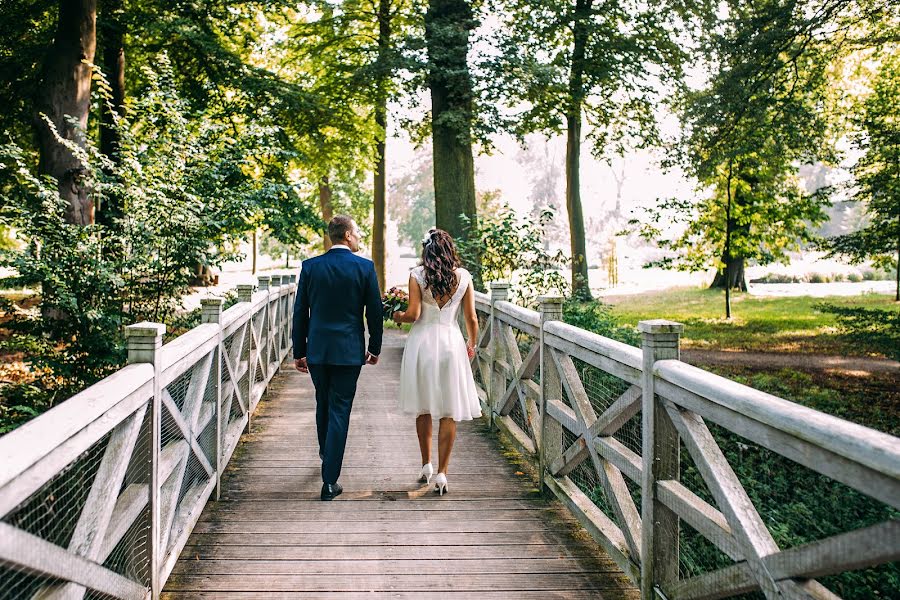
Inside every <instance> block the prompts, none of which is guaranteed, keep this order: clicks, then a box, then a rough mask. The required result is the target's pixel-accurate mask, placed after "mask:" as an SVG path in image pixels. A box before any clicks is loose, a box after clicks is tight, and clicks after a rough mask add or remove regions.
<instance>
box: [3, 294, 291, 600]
mask: <svg viewBox="0 0 900 600" xmlns="http://www.w3.org/2000/svg"><path fill="white" fill-rule="evenodd" d="M293 297H294V290H293V286H290V287H285V286H281V288H280V289H277V288H276V289H273V291H272V292H271V293H267V294H266V298H265V301H263V299H262V298H260V297H259V296H257V298H256V299H254V298H253V297H252V296H251V297H248V296H247V295H246V294H245V295H244V298H243V302H242V303H241V304H240V305H238V306H236V307H234V308H233V310H232V312H230V317H229V319H228V323H229V325H228V331H229V333H228V335H227V336H224V339H222V338H223V334H224V332H222V331H221V330H220V333H218V334H215V335H213V336H212V337H211V335H210V334H211V333H212V332H214V331H215V330H210V327H209V325H208V323H218V322H220V321H219V319H221V316H222V313H221V303H219V304H217V305H215V306H214V307H213V308H215V309H216V310H218V312H216V310H210V311H208V312H204V318H207V317H209V319H210V320H207V321H206V323H207V324H204V325H201V326H200V327H201V328H203V329H199V328H198V329H195V330H192V331H189V332H187V333H185V334H183V335H182V336H181V337H179V338H178V340H179V341H178V343H177V344H173V346H163V345H162V336H163V332H164V328H163V327H162V326H158V325H154V324H140V325H136V326H132V327H131V328H129V334H134V335H129V339H128V342H129V362H132V363H146V364H130V365H129V366H127V367H125V368H124V369H122V370H120V371H118V372H116V373H114V374H113V375H111V376H110V377H108V378H107V379H105V380H103V381H101V382H99V383H97V384H95V385H94V386H91V388H88V389H87V390H85V391H84V392H82V393H81V394H79V395H76V396H75V397H73V398H71V399H70V400H68V401H67V402H64V403H61V404H60V405H58V406H56V407H55V408H54V409H52V410H51V411H48V412H47V413H44V414H43V415H41V416H40V417H37V418H35V419H34V420H33V421H31V422H30V423H28V424H26V425H23V426H22V427H20V428H19V429H17V430H15V431H13V432H11V433H10V434H7V435H6V436H3V437H2V438H0V456H3V457H6V458H4V463H3V465H2V466H3V468H2V469H0V490H2V493H0V600H6V599H9V600H12V599H20V598H37V597H48V596H54V597H55V596H65V597H70V596H77V597H84V598H94V599H98V600H99V599H106V598H135V597H144V596H146V595H147V593H148V592H150V591H151V589H153V588H155V589H153V591H155V592H158V591H159V587H160V586H159V585H157V584H156V582H159V583H164V582H165V579H166V578H167V576H168V573H169V572H170V571H171V568H172V567H173V566H174V562H175V561H176V560H177V558H178V554H179V552H180V549H181V547H182V546H183V544H184V542H185V541H186V539H187V536H188V535H189V534H190V531H191V530H192V529H193V526H194V524H195V522H196V520H197V518H198V517H199V515H200V511H201V510H202V507H203V505H204V504H205V503H206V500H207V498H208V497H209V495H210V493H211V492H212V489H213V487H214V486H215V484H216V482H217V480H218V475H219V473H220V472H221V469H223V468H224V466H225V464H226V462H227V460H226V459H227V457H229V456H230V452H232V451H233V449H234V448H233V445H232V447H230V448H229V449H228V451H227V452H225V451H224V449H223V446H224V445H225V442H226V441H228V440H229V439H230V440H231V441H232V443H233V444H236V443H237V438H238V437H239V435H240V432H241V431H242V430H243V429H244V426H245V424H246V422H247V418H248V416H249V412H250V408H249V407H250V393H251V389H250V382H251V381H253V380H254V379H255V378H256V375H255V374H256V373H257V372H259V373H262V377H261V378H260V379H257V381H258V382H259V385H261V387H262V388H264V387H265V386H266V385H267V384H268V382H269V380H270V379H271V377H272V375H274V372H275V370H276V369H277V367H278V365H279V364H280V363H281V361H282V360H283V359H284V358H285V357H286V356H287V354H288V353H289V350H290V347H289V340H290V326H291V323H290V319H289V318H288V317H287V307H288V306H290V305H291V304H292V301H293ZM213 304H214V303H213ZM207 308H209V307H207ZM204 310H205V311H206V309H204ZM276 310H277V314H276ZM269 312H271V313H272V315H271V316H270V315H269ZM251 321H255V322H256V323H258V324H260V325H262V324H264V323H266V322H268V323H270V324H271V325H272V328H273V329H272V330H270V331H262V330H261V329H260V330H258V331H257V336H258V337H259V339H260V343H259V344H258V347H257V346H254V341H253V335H252V333H253V330H252V329H251V327H250V323H251ZM283 340H288V343H287V344H285V342H284V341H283ZM263 344H266V346H265V347H263ZM170 352H171V353H170ZM172 353H174V354H172ZM262 362H268V363H269V364H268V365H265V366H268V367H269V368H268V370H264V368H265V366H262V368H259V367H260V366H261V365H260V364H259V363H262ZM161 365H165V367H164V368H163V367H162V366H161ZM154 386H160V387H156V388H155V387H154ZM257 391H259V388H258V390H257ZM257 399H258V396H257ZM155 415H158V420H157V417H155ZM229 434H230V435H231V437H230V438H229V437H228V436H229ZM217 449H218V452H217ZM154 481H156V482H158V488H154V486H153V483H154ZM156 524H158V530H159V539H158V540H157V541H156V543H154V540H153V538H152V535H153V534H152V531H153V529H154V526H156Z"/></svg>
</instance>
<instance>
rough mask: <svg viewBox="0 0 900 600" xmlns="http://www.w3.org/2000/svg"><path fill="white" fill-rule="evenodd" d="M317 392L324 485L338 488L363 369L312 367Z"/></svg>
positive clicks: (352, 366) (317, 418) (318, 426)
mask: <svg viewBox="0 0 900 600" xmlns="http://www.w3.org/2000/svg"><path fill="white" fill-rule="evenodd" d="M308 366H309V375H310V377H311V378H312V382H313V386H315V388H316V431H317V433H318V434H319V453H320V454H321V455H322V456H323V458H322V482H323V483H329V484H334V483H337V480H338V477H340V476H341V466H342V465H343V463H344V448H345V447H346V445H347V430H348V428H349V427H350V411H351V410H352V409H353V397H354V396H355V395H356V382H357V380H358V379H359V373H360V371H361V370H362V366H361V365H308Z"/></svg>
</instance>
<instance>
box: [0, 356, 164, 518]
mask: <svg viewBox="0 0 900 600" xmlns="http://www.w3.org/2000/svg"><path fill="white" fill-rule="evenodd" d="M152 379H153V368H152V367H150V366H149V365H129V366H127V367H125V368H123V369H120V370H119V371H116V372H115V373H113V374H112V375H110V376H109V377H107V378H105V379H103V380H101V381H99V382H97V383H96V384H94V385H92V386H91V387H89V388H87V389H86V390H84V391H82V392H80V393H78V394H76V395H75V396H72V397H71V398H69V399H68V400H66V401H65V402H61V403H59V404H58V405H56V406H54V407H53V408H51V409H50V410H48V411H47V412H45V413H44V414H42V415H41V416H40V417H38V418H35V419H32V420H31V421H29V422H27V423H25V424H23V425H22V426H20V427H18V428H17V429H15V430H13V431H11V432H10V433H8V434H6V435H4V436H2V437H0V515H5V514H6V513H7V512H9V510H10V508H9V507H8V504H9V499H10V497H11V495H15V496H20V494H13V492H12V490H13V489H14V488H17V489H24V488H29V487H33V485H34V484H35V483H38V482H39V483H38V487H40V485H43V483H46V482H47V481H49V480H50V479H51V478H53V477H54V476H55V475H56V474H57V473H59V471H61V470H62V468H63V467H64V466H66V465H68V464H69V463H70V462H72V460H74V459H75V458H76V457H77V456H78V455H79V454H81V453H82V452H84V451H85V450H87V449H88V448H90V447H91V446H93V445H94V444H95V443H96V442H97V441H98V440H99V439H100V438H102V437H103V436H104V435H106V434H107V433H109V432H110V431H111V430H112V429H113V428H114V427H115V426H116V425H118V424H119V423H121V422H122V421H123V420H125V419H127V418H128V416H129V415H131V414H133V413H134V411H135V410H137V409H138V407H139V406H140V405H141V404H142V403H144V402H146V401H147V400H148V399H149V398H150V394H151V392H152V390H151V383H150V382H151V381H152ZM39 463H40V467H39V468H38V469H37V470H35V471H32V469H34V468H35V467H37V466H38V465H39ZM26 471H32V472H31V473H30V474H29V475H27V476H26ZM23 477H26V478H27V479H29V480H32V481H33V483H30V484H26V483H25V482H24V481H22V478H23ZM13 483H14V485H11V484H13ZM34 489H37V488H34ZM34 489H33V490H32V491H34ZM16 504H18V502H16Z"/></svg>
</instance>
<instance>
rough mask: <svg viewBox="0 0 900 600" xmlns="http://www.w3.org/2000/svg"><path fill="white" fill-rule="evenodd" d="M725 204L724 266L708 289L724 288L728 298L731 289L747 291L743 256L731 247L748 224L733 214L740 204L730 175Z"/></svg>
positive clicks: (747, 228)
mask: <svg viewBox="0 0 900 600" xmlns="http://www.w3.org/2000/svg"><path fill="white" fill-rule="evenodd" d="M729 172H730V170H729ZM728 181H729V184H728V188H729V189H728V191H727V205H726V208H725V248H724V249H723V251H722V264H723V265H725V268H724V269H723V270H721V271H719V272H717V273H716V276H715V277H714V278H713V282H712V285H710V286H709V288H710V289H724V290H726V291H727V292H728V295H729V298H726V301H727V300H728V299H730V292H731V290H735V289H738V290H740V291H742V292H746V291H747V278H746V276H745V273H744V262H745V261H744V257H743V256H734V254H733V252H732V249H733V248H734V239H735V237H736V236H740V235H741V234H745V235H746V234H747V233H749V226H747V225H744V224H741V223H739V222H738V218H737V216H736V215H735V209H736V208H739V207H740V206H741V205H742V199H741V193H740V192H739V191H737V190H736V191H735V192H734V194H733V195H732V192H731V183H730V182H731V175H729V176H728ZM729 312H730V306H729V307H726V316H730V315H728V313H729Z"/></svg>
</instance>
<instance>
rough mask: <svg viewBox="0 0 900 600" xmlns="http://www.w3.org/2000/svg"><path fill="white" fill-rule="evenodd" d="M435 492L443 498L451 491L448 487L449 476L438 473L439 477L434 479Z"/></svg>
mask: <svg viewBox="0 0 900 600" xmlns="http://www.w3.org/2000/svg"><path fill="white" fill-rule="evenodd" d="M434 491H435V492H437V493H438V494H439V495H441V496H443V495H444V494H445V493H446V492H449V491H450V488H449V487H448V486H447V476H446V475H444V474H443V473H438V474H437V477H435V478H434Z"/></svg>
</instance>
